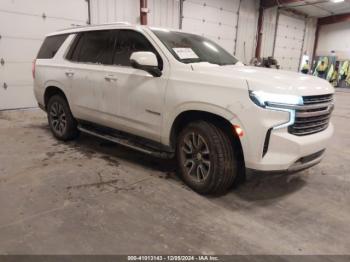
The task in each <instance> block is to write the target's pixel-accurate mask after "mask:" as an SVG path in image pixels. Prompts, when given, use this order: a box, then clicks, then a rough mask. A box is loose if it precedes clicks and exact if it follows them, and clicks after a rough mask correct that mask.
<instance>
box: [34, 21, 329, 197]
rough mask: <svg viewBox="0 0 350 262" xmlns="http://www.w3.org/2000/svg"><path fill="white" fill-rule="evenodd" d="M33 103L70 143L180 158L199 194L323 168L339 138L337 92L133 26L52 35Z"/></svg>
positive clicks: (211, 46) (42, 54) (185, 37)
mask: <svg viewBox="0 0 350 262" xmlns="http://www.w3.org/2000/svg"><path fill="white" fill-rule="evenodd" d="M33 76H34V79H35V80H34V93H35V96H36V99H37V101H38V104H39V106H40V107H41V108H42V109H43V110H45V111H46V112H47V114H48V121H49V125H50V128H51V130H52V132H53V134H54V136H55V137H57V138H58V139H61V140H69V139H73V138H75V137H76V136H77V135H78V133H79V131H82V132H86V133H88V134H91V135H95V136H98V137H102V138H104V139H108V140H111V141H114V142H116V143H119V144H122V145H124V146H128V147H131V148H133V149H136V150H139V151H142V152H144V153H147V154H150V155H153V156H157V157H162V158H166V157H169V158H171V157H174V156H176V158H177V161H178V171H179V173H180V175H181V177H182V178H183V180H184V181H185V182H186V183H187V184H188V185H189V186H190V187H191V188H193V189H194V190H195V191H197V192H199V193H203V194H205V193H223V192H225V191H227V190H228V189H229V188H230V187H231V186H232V184H233V183H234V182H235V181H236V180H237V178H239V177H242V175H243V174H244V172H245V170H246V169H252V170H256V171H268V172H272V171H276V172H281V171H287V172H295V171H299V170H302V169H305V168H308V167H311V166H313V165H315V164H317V163H319V162H320V161H321V159H322V157H323V154H324V151H325V149H326V146H327V142H328V141H329V139H330V138H331V136H332V133H333V126H332V124H331V123H330V115H331V112H332V110H333V107H334V105H333V93H334V89H333V87H332V86H331V85H330V84H329V83H328V82H326V81H324V80H322V79H319V78H315V77H313V76H308V75H303V74H298V73H293V72H287V71H278V70H273V69H263V68H256V67H247V66H243V64H242V63H240V62H239V61H238V60H237V59H236V58H235V57H233V56H232V55H231V54H229V53H228V52H227V51H225V50H224V49H223V48H221V47H220V46H218V45H217V44H216V43H214V42H212V41H211V40H208V39H206V38H204V37H202V36H198V35H194V34H188V33H184V32H180V31H172V30H167V29H159V28H150V27H144V26H132V25H128V24H123V23H115V24H109V25H99V26H88V27H80V28H74V29H68V30H64V31H59V32H55V33H52V34H50V35H48V36H47V37H46V39H45V41H44V43H43V45H42V47H41V49H40V51H39V54H38V57H37V59H36V61H35V62H34V66H33Z"/></svg>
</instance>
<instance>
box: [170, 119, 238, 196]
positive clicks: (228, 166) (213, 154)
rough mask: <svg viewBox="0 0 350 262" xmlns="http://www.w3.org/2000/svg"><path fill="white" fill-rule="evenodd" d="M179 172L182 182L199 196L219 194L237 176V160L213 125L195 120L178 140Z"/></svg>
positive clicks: (231, 148) (223, 137)
mask: <svg viewBox="0 0 350 262" xmlns="http://www.w3.org/2000/svg"><path fill="white" fill-rule="evenodd" d="M176 154H177V161H178V170H179V172H180V176H181V177H182V179H183V180H184V181H185V183H186V184H187V185H188V186H189V187H190V188H192V189H193V190H194V191H196V192H198V193H200V194H216V195H222V194H224V193H226V192H227V191H228V189H230V188H231V187H232V185H233V183H234V181H235V178H236V176H237V173H238V160H237V157H236V154H235V152H234V148H233V146H232V143H231V140H230V138H229V137H228V135H227V134H226V133H225V132H224V131H223V130H221V129H219V128H217V127H216V126H215V125H213V124H211V123H208V122H205V121H197V122H194V123H191V124H189V125H188V126H186V127H185V128H184V129H183V130H182V131H181V132H180V134H179V136H178V138H177V147H176Z"/></svg>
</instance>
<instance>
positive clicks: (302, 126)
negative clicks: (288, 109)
mask: <svg viewBox="0 0 350 262" xmlns="http://www.w3.org/2000/svg"><path fill="white" fill-rule="evenodd" d="M303 101H304V105H300V106H293V109H294V110H295V121H294V124H293V125H291V126H289V127H288V132H289V133H291V134H293V135H297V136H305V135H311V134H315V133H318V132H321V131H323V130H325V129H327V127H328V126H329V121H330V117H331V113H332V111H333V108H334V103H333V95H332V94H328V95H320V96H304V97H303Z"/></svg>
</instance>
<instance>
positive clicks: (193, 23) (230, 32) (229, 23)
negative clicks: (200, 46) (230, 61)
mask: <svg viewBox="0 0 350 262" xmlns="http://www.w3.org/2000/svg"><path fill="white" fill-rule="evenodd" d="M239 2H240V1H232V0H186V1H184V4H183V19H182V29H183V30H184V31H188V32H196V33H197V34H201V35H203V36H206V37H208V38H209V39H212V40H213V41H215V42H216V43H218V44H220V45H221V46H222V47H224V48H225V49H226V50H227V51H229V52H230V53H231V54H233V53H234V48H235V39H236V30H237V27H236V26H237V14H238V9H239Z"/></svg>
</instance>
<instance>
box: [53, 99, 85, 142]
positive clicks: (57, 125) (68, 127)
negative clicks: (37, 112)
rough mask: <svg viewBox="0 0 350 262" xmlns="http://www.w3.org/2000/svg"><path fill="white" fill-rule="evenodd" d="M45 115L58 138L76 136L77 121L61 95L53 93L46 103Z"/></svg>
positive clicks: (65, 138) (63, 138)
mask: <svg viewBox="0 0 350 262" xmlns="http://www.w3.org/2000/svg"><path fill="white" fill-rule="evenodd" d="M47 117H48V121H49V125H50V129H51V131H52V133H53V135H54V136H55V137H56V138H58V139H60V140H64V141H66V140H71V139H74V138H76V137H77V135H78V133H79V132H78V129H77V122H76V120H75V119H74V117H73V115H72V113H71V111H70V108H69V105H68V103H67V101H66V99H64V98H63V97H62V96H61V95H54V96H52V97H51V98H50V99H49V102H48V105H47Z"/></svg>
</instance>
